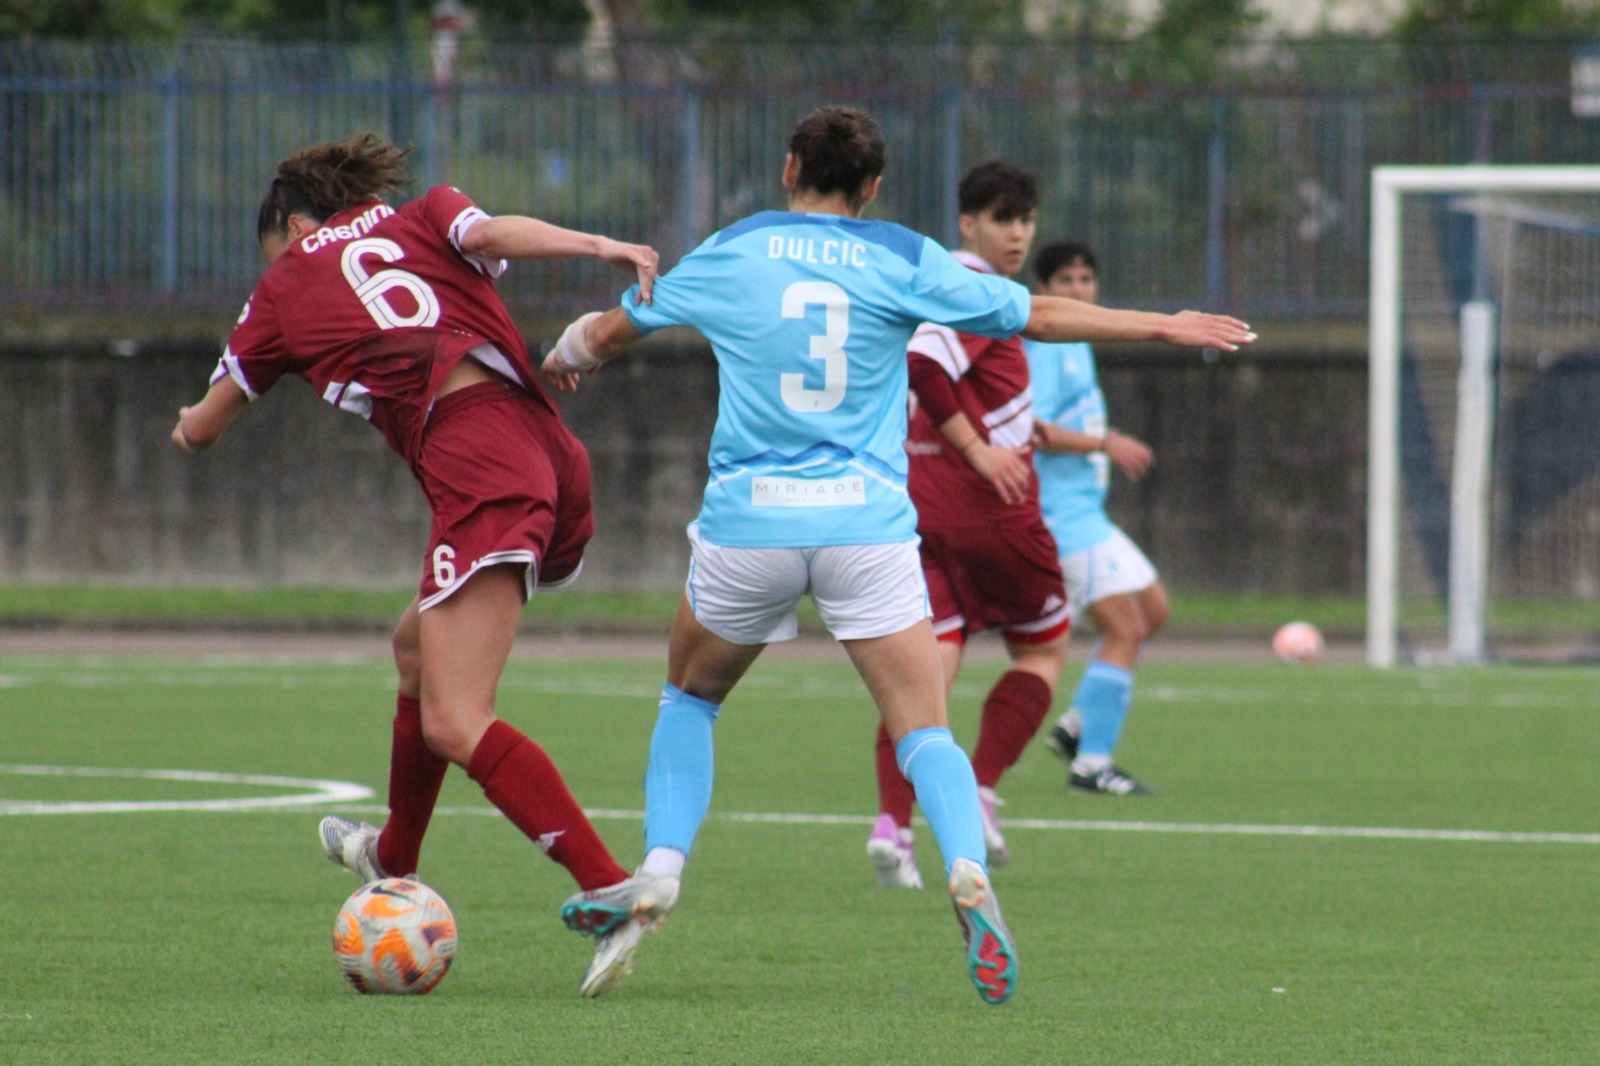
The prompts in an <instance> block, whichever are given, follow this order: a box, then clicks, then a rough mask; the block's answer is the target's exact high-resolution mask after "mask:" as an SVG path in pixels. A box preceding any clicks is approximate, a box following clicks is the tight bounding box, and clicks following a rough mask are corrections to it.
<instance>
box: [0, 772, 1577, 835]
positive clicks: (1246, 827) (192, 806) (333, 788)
mask: <svg viewBox="0 0 1600 1066" xmlns="http://www.w3.org/2000/svg"><path fill="white" fill-rule="evenodd" d="M6 775H17V776H35V777H85V778H100V779H106V778H124V779H129V778H132V779H141V780H149V781H184V782H193V783H201V784H225V785H262V786H269V787H273V788H294V789H304V790H306V791H301V792H297V793H295V794H293V795H288V796H265V797H240V798H235V799H215V800H149V801H123V800H106V801H70V800H69V801H59V802H57V801H48V802H45V801H39V802H36V801H29V800H0V816H3V815H8V814H126V813H130V812H136V811H274V810H284V809H299V808H303V807H307V806H314V805H320V804H330V803H336V804H340V805H341V809H343V810H348V811H351V812H352V813H360V814H383V813H385V812H386V810H387V808H385V807H381V806H376V805H372V804H359V803H358V801H360V800H366V799H370V798H372V795H373V791H372V789H370V788H367V787H366V786H365V785H357V784H352V783H351V782H348V781H318V780H313V779H309V778H301V777H277V776H272V775H266V774H225V773H213V772H210V771H205V770H141V769H137V768H108V767H92V766H29V765H18V764H0V776H6ZM434 813H435V814H441V815H447V816H448V815H467V816H483V815H488V816H493V817H500V812H499V811H498V810H496V809H495V808H493V807H440V808H438V809H437V810H435V812H434ZM586 813H587V814H588V815H589V817H590V818H594V819H600V820H613V821H632V822H638V821H643V819H644V812H643V811H640V810H628V809H620V808H593V809H590V810H589V811H587V812H586ZM710 817H711V818H713V819H716V820H718V821H725V822H744V823H757V824H767V825H871V824H872V821H873V818H872V816H870V815H861V814H801V813H784V812H764V811H734V812H728V813H719V814H713V815H711V816H710ZM1000 824H1001V825H1003V826H1005V827H1006V828H1007V829H1040V830H1046V831H1054V832H1104V833H1187V834H1198V835H1210V836H1289V837H1346V838H1361V839H1369V840H1441V841H1473V842H1478V843H1494V844H1600V833H1523V832H1508V831H1499V830H1489V829H1406V828H1395V827H1385V826H1344V825H1252V824H1230V823H1225V822H1224V823H1213V822H1119V821H1091V820H1080V819H1054V818H1006V819H1002V820H1001V823H1000Z"/></svg>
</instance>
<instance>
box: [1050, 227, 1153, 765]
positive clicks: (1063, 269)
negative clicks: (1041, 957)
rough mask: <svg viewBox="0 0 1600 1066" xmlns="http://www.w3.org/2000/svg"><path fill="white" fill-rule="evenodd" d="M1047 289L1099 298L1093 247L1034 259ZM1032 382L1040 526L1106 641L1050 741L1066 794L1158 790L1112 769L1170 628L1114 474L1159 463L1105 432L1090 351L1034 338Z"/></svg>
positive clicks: (1145, 450) (1059, 248) (1077, 609)
mask: <svg viewBox="0 0 1600 1066" xmlns="http://www.w3.org/2000/svg"><path fill="white" fill-rule="evenodd" d="M1034 271H1035V273H1036V274H1037V275H1038V278H1039V285H1040V290H1039V291H1040V292H1043V293H1045V294H1047V295H1051V296H1066V297H1069V298H1071V299H1074V300H1083V301H1084V302H1086V303H1098V302H1099V299H1100V275H1099V266H1098V264H1096V262H1095V258H1094V253H1093V252H1091V251H1090V250H1089V248H1088V246H1087V245H1084V244H1080V243H1078V242H1076V241H1067V240H1061V241H1053V242H1051V243H1050V244H1047V245H1045V246H1044V247H1043V248H1040V249H1039V254H1038V255H1037V256H1036V257H1035V259H1034ZM1025 347H1026V351H1027V356H1028V368H1029V371H1030V373H1031V375H1032V379H1033V409H1034V414H1035V415H1036V418H1037V420H1036V422H1035V426H1034V439H1033V443H1034V449H1035V451H1034V457H1033V461H1034V466H1035V468H1036V469H1037V470H1038V472H1039V484H1040V489H1039V501H1040V505H1041V506H1042V508H1043V510H1044V520H1045V522H1046V523H1047V524H1048V525H1049V527H1050V532H1051V533H1052V534H1054V536H1055V539H1056V544H1057V546H1058V549H1059V550H1060V552H1061V569H1062V572H1063V573H1064V574H1065V576H1066V581H1067V599H1068V602H1069V604H1070V606H1071V609H1072V616H1073V618H1074V620H1076V619H1077V618H1079V617H1081V615H1082V614H1083V613H1085V612H1087V613H1088V615H1089V617H1090V619H1092V620H1093V622H1094V625H1095V629H1096V631H1097V632H1098V633H1099V635H1100V641H1099V643H1098V644H1097V645H1096V646H1095V650H1094V656H1093V658H1092V659H1091V660H1090V662H1089V666H1088V668H1087V669H1086V670H1085V671H1084V673H1083V678H1082V680H1081V681H1079V683H1078V689H1077V691H1076V692H1074V693H1073V696H1072V704H1071V706H1070V707H1069V708H1068V710H1067V711H1066V712H1065V713H1064V714H1062V716H1061V717H1060V719H1059V720H1057V722H1056V724H1055V725H1054V726H1052V727H1051V728H1050V731H1049V732H1048V733H1047V734H1046V735H1045V743H1046V744H1048V745H1049V746H1050V748H1051V749H1052V750H1053V751H1055V752H1056V753H1057V754H1059V755H1060V756H1061V757H1062V758H1064V759H1066V760H1067V762H1068V764H1069V765H1070V767H1071V768H1070V770H1069V771H1068V773H1067V784H1068V786H1069V787H1071V788H1073V789H1076V790H1078V791H1080V792H1096V793H1108V794H1112V795H1128V794H1131V793H1145V792H1150V791H1152V790H1151V789H1150V788H1149V787H1148V786H1147V785H1144V784H1141V783H1140V782H1139V781H1136V780H1134V779H1133V778H1132V777H1130V776H1129V775H1128V774H1126V773H1125V772H1123V771H1122V770H1121V769H1120V768H1118V767H1117V766H1115V765H1114V764H1113V763H1112V761H1111V756H1112V753H1113V752H1114V751H1115V750H1116V747H1117V739H1118V737H1119V736H1120V735H1121V732H1122V723H1123V721H1124V720H1125V719H1126V717H1127V714H1128V704H1129V701H1130V700H1131V699H1132V696H1133V668H1134V663H1135V661H1136V660H1137V659H1138V657H1139V652H1140V650H1141V649H1142V648H1143V646H1144V642H1145V641H1147V640H1149V639H1150V638H1151V637H1152V636H1154V635H1155V633H1156V631H1157V630H1159V629H1160V628H1161V626H1162V624H1163V623H1165V622H1166V620H1167V615H1168V614H1169V613H1170V609H1169V606H1168V603H1167V591H1166V589H1165V588H1163V587H1162V585H1161V580H1160V578H1158V577H1157V576H1156V570H1155V567H1153V566H1151V565H1150V560H1149V559H1147V558H1145V555H1144V553H1143V552H1142V551H1140V550H1139V548H1138V546H1137V545H1135V544H1134V543H1133V541H1131V540H1130V539H1128V537H1127V536H1126V535H1125V534H1124V533H1123V532H1122V530H1120V529H1118V528H1117V527H1116V526H1115V525H1113V524H1112V522H1111V519H1110V518H1108V517H1107V516H1106V510H1105V503H1106V492H1107V490H1108V488H1109V486H1110V483H1111V470H1110V468H1111V466H1112V465H1115V466H1116V467H1117V469H1119V470H1121V471H1122V472H1123V473H1124V474H1126V475H1127V476H1128V477H1130V478H1133V479H1134V480H1138V479H1139V478H1140V477H1142V476H1144V473H1145V472H1146V471H1147V470H1149V469H1150V464H1151V463H1152V462H1154V461H1155V456H1154V454H1153V453H1152V452H1151V451H1150V448H1149V447H1148V446H1147V445H1145V443H1144V442H1143V441H1140V440H1136V439H1135V438H1133V437H1130V436H1128V435H1127V434H1126V433H1119V432H1117V431H1116V430H1115V429H1112V428H1111V427H1110V426H1109V425H1107V424H1106V421H1107V419H1106V404H1105V396H1104V394H1102V393H1101V391H1100V383H1099V381H1098V379H1097V377H1096V374H1095V365H1094V353H1093V352H1092V351H1091V350H1090V348H1089V345H1087V344H1083V343H1077V344H1048V343H1044V342H1040V341H1028V342H1027V344H1026V346H1025Z"/></svg>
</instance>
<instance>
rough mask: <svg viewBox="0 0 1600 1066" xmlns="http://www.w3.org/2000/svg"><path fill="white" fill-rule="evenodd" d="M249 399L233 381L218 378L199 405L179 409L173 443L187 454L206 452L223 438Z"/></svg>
mask: <svg viewBox="0 0 1600 1066" xmlns="http://www.w3.org/2000/svg"><path fill="white" fill-rule="evenodd" d="M249 399H250V398H249V397H248V396H246V395H245V393H244V390H243V389H241V388H240V387H239V385H238V383H237V382H235V381H234V380H233V379H232V378H226V377H224V378H218V379H217V381H216V384H214V385H212V386H211V388H210V389H208V390H207V391H206V395H205V398H204V399H202V400H201V401H200V402H199V403H197V404H195V405H194V406H193V407H181V408H179V409H178V424H177V425H175V426H173V427H172V443H174V444H176V445H177V446H178V447H180V448H182V449H183V450H184V451H186V452H203V451H205V450H206V449H207V448H209V447H211V446H212V445H213V444H215V443H217V441H218V440H220V439H221V438H222V434H223V433H224V432H225V431H226V430H227V428H228V427H229V426H230V425H232V424H233V420H234V419H235V418H237V417H238V415H239V412H240V411H243V410H244V407H245V404H247V403H249Z"/></svg>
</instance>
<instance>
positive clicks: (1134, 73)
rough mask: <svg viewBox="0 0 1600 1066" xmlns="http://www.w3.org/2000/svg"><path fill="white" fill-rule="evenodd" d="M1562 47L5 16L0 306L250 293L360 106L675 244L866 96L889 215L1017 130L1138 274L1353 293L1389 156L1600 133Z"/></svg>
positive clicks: (738, 207)
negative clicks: (386, 35)
mask: <svg viewBox="0 0 1600 1066" xmlns="http://www.w3.org/2000/svg"><path fill="white" fill-rule="evenodd" d="M1573 54H1574V46H1572V45H1571V44H1567V43H1547V44H1535V45H1523V46H1515V47H1513V46H1500V47H1496V46H1489V45H1477V46H1471V47H1467V46H1461V47H1458V48H1454V49H1448V48H1437V49H1427V50H1425V49H1418V48H1405V47H1401V46H1398V45H1389V44H1376V43H1360V44H1351V43H1337V44H1328V43H1322V44H1288V43H1283V42H1267V43H1256V44H1252V45H1249V46H1247V47H1241V48H1240V49H1236V50H1235V51H1234V52H1233V53H1231V54H1229V55H1226V56H1221V57H1219V58H1218V61H1217V62H1218V68H1217V69H1216V70H1214V71H1211V72H1209V73H1208V74H1207V75H1206V77H1204V78H1203V79H1200V80H1201V84H1191V85H1186V84H1179V83H1177V81H1176V79H1175V78H1174V77H1173V76H1171V73H1170V72H1164V71H1163V70H1162V69H1161V67H1160V64H1159V61H1158V57H1152V56H1151V55H1149V54H1147V53H1145V52H1144V51H1141V49H1140V48H1139V46H1138V45H1137V44H1136V43H1134V44H1130V43H1118V44H1115V45H1108V44H1104V43H1093V42H1072V43H1068V44H1064V45H1060V46H1048V45H1040V44H1037V43H1015V44H1013V43H1004V42H1002V43H979V44H962V45H960V46H956V45H951V44H948V43H939V42H914V41H913V42H870V41H869V42H841V41H834V42H828V43H824V44H817V43H815V42H792V43H789V42H786V43H778V44H766V45H757V44H751V43H748V42H726V41H696V42H692V43H689V42H676V43H674V42H624V43H623V44H621V45H618V46H613V47H602V46H599V45H596V44H595V43H593V42H590V43H588V44H584V43H582V42H576V43H572V44H567V45H559V46H558V45H545V46H512V45H494V44H491V43H488V42H481V41H480V42H476V43H475V44H472V45H471V46H470V47H465V48H464V49H463V51H462V53H461V55H460V57H459V58H458V60H457V63H456V66H455V71H454V74H453V77H452V80H451V82H450V83H449V84H448V85H445V84H439V83H436V82H435V80H434V79H433V78H432V76H431V75H430V73H429V68H428V56H427V51H426V47H425V45H424V44H422V43H418V44H417V45H416V47H414V48H412V49H410V50H406V49H397V48H396V46H394V45H392V44H365V45H363V44H355V45H342V46H334V45H321V44H317V45H296V46H280V45H264V44H258V43H247V42H190V43H185V44H182V45H167V46H132V45H122V46H108V45H97V46H91V45H68V44H23V43H7V44H0V232H5V233H6V234H7V249H6V254H5V255H4V256H0V304H4V303H13V304H17V303H25V302H26V303H35V302H39V301H47V302H49V303H50V304H52V305H67V306H71V305H83V306H87V305H96V304H108V303H109V304H115V305H138V304H149V303H156V304H159V305H171V306H195V307H212V306H217V305H221V304H232V303H234V302H237V301H238V300H239V299H241V298H242V296H243V295H244V293H245V292H246V291H247V290H248V288H249V287H250V285H251V283H252V282H253V280H254V279H255V277H256V275H257V274H258V272H259V270H260V262H259V258H258V253H257V251H256V248H255V242H254V236H253V223H254V217H255V209H256V204H257V202H258V200H259V197H260V194H261V192H262V191H263V189H264V187H265V184H266V182H267V181H268V179H269V178H270V176H271V174H272V172H273V167H274V165H275V164H276V162H277V160H278V159H280V158H281V157H282V156H284V155H286V154H287V153H288V152H290V151H292V150H294V149H295V148H297V147H299V146H301V145H303V144H305V143H308V142H311V141H314V140H319V139H324V138H330V137H338V136H343V135H346V134H348V133H351V132H356V131H359V130H367V129H371V130H376V131H379V132H382V133H385V134H388V135H390V136H392V137H394V138H396V139H397V140H400V141H403V142H406V143H410V144H413V145H415V146H416V148H417V156H416V166H415V168H414V169H415V172H416V174H417V176H418V177H419V179H420V180H421V181H422V183H424V184H429V183H434V182H449V183H452V184H456V185H459V186H461V187H462V188H464V189H466V190H467V191H468V192H469V193H470V194H471V195H473V196H474V197H475V198H476V199H477V200H478V201H479V202H480V203H482V204H483V205H484V206H485V208H487V209H488V210H490V211H497V212H513V211H514V212H524V213H531V214H535V215H538V216H540V217H543V218H546V219H548V220H550V221H552V222H556V223H559V224H562V225H568V226H575V227H578V228H583V229H590V230H599V231H602V232H605V233H608V234H611V235H614V236H618V237H622V238H626V239H631V240H643V241H649V242H651V243H654V244H655V245H657V247H659V248H660V249H661V250H662V251H663V253H664V255H665V257H666V259H667V260H668V262H671V261H672V260H674V259H676V257H677V256H678V255H681V254H682V253H683V252H684V251H685V250H687V249H688V248H690V247H692V246H693V245H694V244H696V243H698V241H699V240H701V239H702V238H703V237H704V236H705V235H707V234H708V233H710V232H712V231H713V230H714V229H716V228H718V227H719V226H721V225H723V224H726V223H727V222H729V221H731V220H732V219H735V218H737V217H740V216H742V215H743V214H746V213H748V212H750V211H752V210H755V209H758V208H761V207H767V206H773V205H774V204H776V203H777V202H778V201H779V199H780V190H779V188H778V183H777V177H778V170H779V167H780V164H781V163H782V158H783V151H784V146H785V142H786V139H787V136H788V133H789V130H790V128H791V127H792V125H793V123H794V121H795V120H796V119H797V118H798V117H799V116H800V115H802V114H804V113H805V112H806V111H807V110H809V109H810V108H811V107H812V106H814V105H816V104H817V103H821V102H830V101H848V102H853V103H858V104H862V105H864V106H866V107H868V108H870V109H871V110H873V111H874V112H875V113H876V114H877V115H878V116H879V117H880V119H881V120H882V121H883V122H884V125H885V127H886V131H887V133H888V135H889V139H890V165H889V171H888V173H887V175H886V181H885V186H884V193H883V196H882V199H881V201H880V203H879V206H878V208H877V211H876V214H877V217H885V218H893V219H895V220H898V221H902V222H905V223H906V224H908V225H911V226H913V227H915V228H918V229H921V230H924V231H925V232H929V233H932V234H934V235H936V236H940V237H943V238H946V239H950V238H952V237H953V236H954V232H955V219H954V186H955V182H956V180H957V178H958V177H959V175H960V173H961V171H962V170H963V169H964V168H965V167H966V166H968V165H969V164H971V163H973V162H976V161H977V160H978V159H980V158H983V157H986V156H990V155H1004V156H1008V157H1011V158H1014V159H1016V160H1017V161H1019V162H1022V163H1024V164H1026V165H1028V166H1031V167H1033V168H1034V169H1035V170H1036V171H1037V172H1038V173H1039V175H1040V179H1041V186H1042V189H1043V194H1044V201H1043V203H1042V205H1041V211H1040V223H1041V235H1055V234H1060V233H1072V234H1074V235H1077V236H1080V237H1084V238H1087V239H1088V240H1090V241H1091V242H1092V243H1093V244H1094V245H1095V246H1096V247H1097V249H1099V251H1100V252H1101V253H1102V255H1101V258H1102V263H1103V266H1104V268H1105V270H1106V272H1107V274H1108V275H1110V276H1112V277H1114V278H1115V284H1114V286H1113V288H1114V291H1115V293H1116V295H1117V297H1118V298H1119V299H1120V300H1122V301H1126V302H1130V303H1133V302H1137V303H1141V304H1144V305H1147V306H1152V307H1177V306H1180V305H1185V306H1205V307H1209V308H1215V309H1230V310H1234V311H1238V312H1243V313H1246V314H1250V315H1256V316H1264V315H1311V316H1318V317H1346V316H1358V315H1361V314H1363V313H1364V310H1365V304H1366V277H1367V267H1366V256H1367V194H1368V175H1369V173H1370V170H1371V168H1372V167H1373V166H1375V165H1379V164H1389V163H1465V162H1495V163H1589V162H1596V161H1600V120H1597V119H1593V118H1581V117H1577V116H1575V115H1574V113H1573V108H1572V100H1571V91H1572V90H1571V76H1570V72H1571V63H1572V57H1573ZM618 71H621V72H624V75H625V76H623V77H618V75H617V72H618ZM614 288H615V285H614V279H613V278H611V277H609V276H607V275H605V274H604V273H603V272H602V269H601V268H597V267H595V266H593V265H591V264H572V265H563V266H560V267H550V268H541V269H539V270H524V271H514V272H513V273H512V274H511V275H508V278H507V280H506V282H505V286H504V291H505V293H506V296H507V298H508V300H509V301H510V302H511V303H512V304H513V305H514V306H515V307H517V308H519V309H532V310H549V311H565V310H569V309H571V308H574V307H581V306H588V305H590V304H592V303H593V301H594V300H595V299H596V298H597V295H598V294H601V293H609V292H611V291H613V290H614Z"/></svg>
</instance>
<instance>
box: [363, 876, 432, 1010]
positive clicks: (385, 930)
mask: <svg viewBox="0 0 1600 1066" xmlns="http://www.w3.org/2000/svg"><path fill="white" fill-rule="evenodd" d="M456 943H457V937H456V919H455V915H453V914H451V913H450V906H449V904H447V903H445V901H444V898H443V897H441V896H440V895H439V893H437V892H435V891H434V890H433V889H431V888H429V887H428V886H427V885H425V884H423V883H422V882H421V881H415V880H410V879H408V878H403V877H389V878H385V879H384V880H382V881H373V882H372V883H371V884H366V885H362V886H361V887H360V888H358V889H356V891H355V893H354V894H353V895H352V896H351V897H350V898H349V899H347V900H345V901H344V906H343V907H340V908H339V917H338V918H336V919H335V920H334V923H333V957H334V959H335V960H337V961H338V963H339V969H341V970H343V971H344V975H345V977H346V978H348V979H349V981H350V983H351V984H353V985H355V986H356V988H357V989H358V990H360V991H361V992H363V993H366V994H369V995H390V996H420V995H425V994H426V993H428V992H432V991H433V989H434V986H435V985H437V984H438V983H439V982H440V981H442V980H444V975H445V973H446V972H448V971H449V969H450V961H451V960H452V959H453V958H455V954H456Z"/></svg>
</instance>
